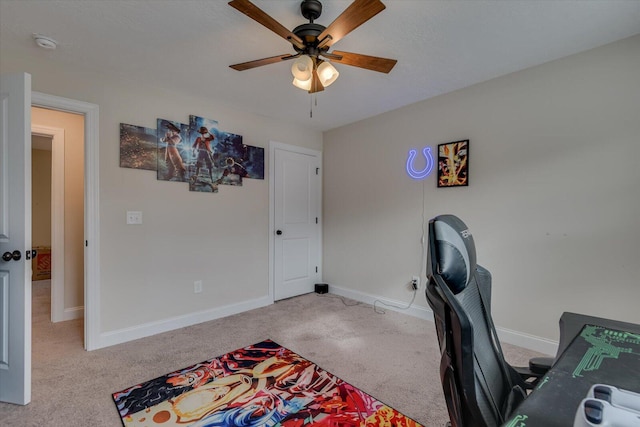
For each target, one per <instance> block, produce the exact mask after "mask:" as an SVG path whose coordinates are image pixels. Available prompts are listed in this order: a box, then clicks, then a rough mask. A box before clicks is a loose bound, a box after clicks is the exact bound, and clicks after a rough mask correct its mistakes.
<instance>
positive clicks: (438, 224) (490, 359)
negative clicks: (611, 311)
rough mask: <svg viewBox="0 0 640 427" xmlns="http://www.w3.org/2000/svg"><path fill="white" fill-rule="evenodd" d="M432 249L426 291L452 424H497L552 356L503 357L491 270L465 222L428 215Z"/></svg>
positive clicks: (479, 426) (461, 426)
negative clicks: (480, 261) (520, 360)
mask: <svg viewBox="0 0 640 427" xmlns="http://www.w3.org/2000/svg"><path fill="white" fill-rule="evenodd" d="M428 250H429V252H428V260H427V278H428V284H427V289H426V295H427V301H428V302H429V306H431V309H432V310H433V314H434V321H435V325H436V331H437V334H438V341H439V345H440V352H441V354H442V358H441V360H440V379H441V380H442V388H443V390H444V395H445V400H446V403H447V409H448V411H449V418H450V420H451V422H450V425H452V426H453V427H476V426H477V427H493V426H498V425H500V424H502V423H503V422H504V421H505V420H506V419H507V418H508V417H509V415H510V414H511V412H512V411H513V409H515V408H516V407H517V405H518V404H519V403H520V402H521V401H522V400H524V399H525V398H526V393H527V392H526V390H527V389H531V388H532V387H533V386H534V385H535V383H536V382H537V380H538V379H539V378H540V377H541V376H542V375H544V373H545V372H546V371H547V370H548V369H549V368H550V366H551V364H552V362H553V359H552V358H535V359H532V360H531V361H530V364H529V367H528V368H514V367H512V366H510V365H509V364H508V363H507V362H506V361H505V359H504V356H503V354H502V349H501V347H500V342H499V340H498V336H497V333H496V330H495V327H494V325H493V320H492V318H491V305H490V304H491V274H490V273H489V271H487V270H486V269H484V268H483V267H481V266H479V265H476V251H475V244H474V241H473V236H472V235H471V233H470V232H469V229H468V228H467V226H466V225H465V224H464V222H462V221H461V220H460V219H459V218H457V217H455V216H453V215H441V216H438V217H436V218H433V219H432V220H430V221H429V249H428Z"/></svg>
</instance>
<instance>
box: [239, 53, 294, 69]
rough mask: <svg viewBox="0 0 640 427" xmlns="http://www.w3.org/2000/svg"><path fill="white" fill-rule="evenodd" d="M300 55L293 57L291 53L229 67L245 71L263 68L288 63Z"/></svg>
mask: <svg viewBox="0 0 640 427" xmlns="http://www.w3.org/2000/svg"><path fill="white" fill-rule="evenodd" d="M296 56H298V55H291V54H289V53H287V54H284V55H278V56H271V57H269V58H262V59H256V60H255V61H249V62H243V63H241V64H234V65H229V67H231V68H233V69H234V70H238V71H244V70H250V69H251V68H257V67H262V66H263V65H269V64H275V63H276V62H282V61H286V60H288V59H292V58H295V57H296Z"/></svg>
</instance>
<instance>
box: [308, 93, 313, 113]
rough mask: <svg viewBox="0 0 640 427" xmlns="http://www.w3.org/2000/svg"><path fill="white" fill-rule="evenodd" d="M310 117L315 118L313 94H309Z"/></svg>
mask: <svg viewBox="0 0 640 427" xmlns="http://www.w3.org/2000/svg"><path fill="white" fill-rule="evenodd" d="M309 118H310V119H312V118H313V95H309Z"/></svg>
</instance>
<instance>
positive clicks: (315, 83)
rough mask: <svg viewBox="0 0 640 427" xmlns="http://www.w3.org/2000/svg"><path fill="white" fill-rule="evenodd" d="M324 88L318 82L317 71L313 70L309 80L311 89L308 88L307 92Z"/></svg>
mask: <svg viewBox="0 0 640 427" xmlns="http://www.w3.org/2000/svg"><path fill="white" fill-rule="evenodd" d="M323 90H324V86H322V83H320V78H319V77H318V72H317V71H316V70H313V78H312V80H311V89H309V93H316V92H322V91H323Z"/></svg>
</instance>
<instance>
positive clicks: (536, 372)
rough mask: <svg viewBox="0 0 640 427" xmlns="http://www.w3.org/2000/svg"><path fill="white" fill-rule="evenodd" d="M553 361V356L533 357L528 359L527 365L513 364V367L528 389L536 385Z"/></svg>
mask: <svg viewBox="0 0 640 427" xmlns="http://www.w3.org/2000/svg"><path fill="white" fill-rule="evenodd" d="M553 362H554V358H553V357H534V358H532V359H530V360H529V366H513V369H514V371H516V373H517V374H518V375H519V376H520V379H521V380H522V381H523V382H524V385H525V388H526V390H527V391H530V390H533V389H534V388H535V387H536V385H538V381H540V378H542V377H543V376H544V375H545V374H546V373H547V371H548V370H549V369H551V365H553Z"/></svg>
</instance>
